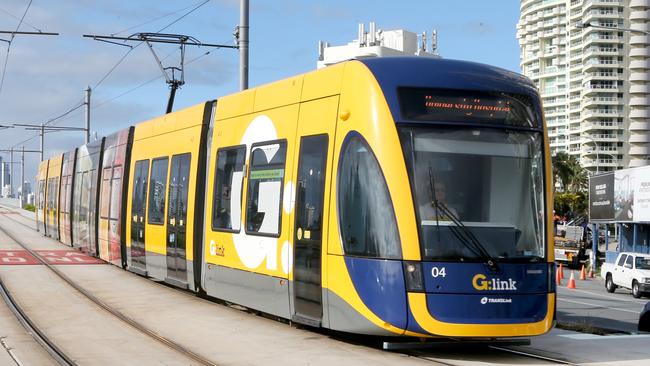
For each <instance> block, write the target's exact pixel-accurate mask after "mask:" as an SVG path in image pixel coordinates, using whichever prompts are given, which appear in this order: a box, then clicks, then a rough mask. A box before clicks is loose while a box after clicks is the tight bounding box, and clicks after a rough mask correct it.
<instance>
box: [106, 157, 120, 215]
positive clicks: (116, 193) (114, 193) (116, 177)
mask: <svg viewBox="0 0 650 366" xmlns="http://www.w3.org/2000/svg"><path fill="white" fill-rule="evenodd" d="M121 193H122V167H121V166H116V167H114V168H113V179H111V207H110V214H109V217H110V218H111V219H113V220H117V219H119V218H120V207H121V204H120V199H121V198H122V195H121Z"/></svg>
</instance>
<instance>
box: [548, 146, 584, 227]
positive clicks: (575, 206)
mask: <svg viewBox="0 0 650 366" xmlns="http://www.w3.org/2000/svg"><path fill="white" fill-rule="evenodd" d="M552 164H553V183H554V184H553V194H554V198H553V209H554V210H555V213H556V214H558V215H560V216H565V215H567V214H569V213H571V216H575V215H585V214H586V213H587V205H588V202H587V201H588V198H589V192H588V191H587V190H588V187H589V176H588V174H587V170H586V169H585V168H583V167H582V166H581V165H580V162H579V160H578V158H577V157H576V156H575V155H569V154H567V153H566V152H559V153H557V154H555V156H553V158H552Z"/></svg>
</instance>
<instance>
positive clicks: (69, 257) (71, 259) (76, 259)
mask: <svg viewBox="0 0 650 366" xmlns="http://www.w3.org/2000/svg"><path fill="white" fill-rule="evenodd" d="M35 252H36V253H38V255H40V256H41V257H42V258H43V259H44V260H45V261H46V262H47V263H49V264H56V265H59V264H106V262H104V261H103V260H101V259H99V258H95V257H91V256H88V255H85V254H83V253H81V252H77V251H74V250H35Z"/></svg>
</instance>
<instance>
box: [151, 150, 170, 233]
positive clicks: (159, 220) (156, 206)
mask: <svg viewBox="0 0 650 366" xmlns="http://www.w3.org/2000/svg"><path fill="white" fill-rule="evenodd" d="M168 161H169V158H166V157H165V158H159V159H154V160H153V162H152V164H151V179H150V180H149V182H150V184H149V206H148V210H147V211H148V216H147V217H148V218H147V222H148V223H150V224H156V225H162V224H163V222H164V219H165V192H166V190H167V167H168Z"/></svg>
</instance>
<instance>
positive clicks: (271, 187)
mask: <svg viewBox="0 0 650 366" xmlns="http://www.w3.org/2000/svg"><path fill="white" fill-rule="evenodd" d="M277 136H278V134H277V131H276V129H275V125H274V124H273V121H272V120H271V118H269V117H268V116H265V115H261V116H257V117H255V118H254V119H253V120H252V121H251V122H250V124H249V125H248V127H247V128H246V131H245V132H244V136H243V137H242V139H241V144H242V145H246V161H250V154H251V146H252V145H253V144H254V143H257V142H263V141H272V140H276V139H277V138H278V137H277ZM278 148H279V145H278ZM278 148H274V147H273V146H270V148H266V149H264V150H262V151H263V152H264V154H265V157H266V159H267V161H270V160H271V159H272V158H273V157H274V155H275V154H276V153H277V152H278V151H279V149H278ZM240 174H241V173H240ZM233 175H234V174H233ZM240 178H241V177H237V180H235V177H234V176H233V181H239V182H241V179H240ZM249 180H250V177H249ZM278 184H279V185H281V184H282V182H260V183H259V186H258V190H257V194H259V196H258V197H257V207H258V212H264V215H263V218H262V222H261V224H259V227H258V230H259V231H261V232H269V231H270V230H273V228H274V225H273V224H274V223H275V222H277V221H278V220H279V217H278V214H280V213H279V212H277V207H278V206H279V204H280V202H279V199H280V197H279V196H280V191H279V190H277V194H274V193H273V192H276V189H277V188H276V187H278ZM243 189H244V188H243V187H241V186H240V187H235V186H234V185H233V187H232V192H231V201H230V205H231V206H230V212H232V213H233V214H235V213H238V212H240V206H239V203H240V202H241V197H242V190H243ZM264 192H268V193H271V194H270V195H268V194H264ZM274 200H278V201H275V202H276V204H275V205H274V204H273V203H274V202H273V201H274ZM246 206H247V205H244V207H246ZM272 207H275V208H276V209H275V210H276V211H275V212H273V211H272V210H271V208H272ZM245 216H246V215H240V217H241V219H242V223H241V225H242V226H243V227H244V228H246V222H245V221H244V217H245ZM233 217H236V216H235V215H233ZM275 227H277V226H275ZM276 230H277V229H276ZM245 231H246V230H241V231H240V232H239V233H237V234H233V242H234V244H235V251H236V252H237V255H238V256H239V259H240V260H241V262H242V264H243V265H244V266H246V267H247V268H250V269H255V268H258V267H259V266H260V265H262V263H263V262H264V260H266V269H268V270H272V271H275V270H277V269H278V239H277V238H271V237H265V236H257V235H247V234H246V232H245ZM283 270H284V268H283ZM285 273H288V272H286V271H285Z"/></svg>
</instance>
